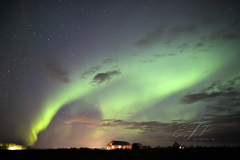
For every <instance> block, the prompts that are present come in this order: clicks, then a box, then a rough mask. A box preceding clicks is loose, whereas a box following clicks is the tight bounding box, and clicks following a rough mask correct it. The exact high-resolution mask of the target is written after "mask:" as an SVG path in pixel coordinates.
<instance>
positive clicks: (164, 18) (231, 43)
mask: <svg viewBox="0 0 240 160" xmlns="http://www.w3.org/2000/svg"><path fill="white" fill-rule="evenodd" d="M0 7H1V27H0V37H1V41H0V66H1V75H0V89H1V98H0V104H1V106H0V129H1V132H0V143H18V144H23V145H25V146H34V147H39V148H43V147H54V148H58V147H99V148H100V147H105V145H106V144H107V143H108V142H110V141H111V140H124V141H128V142H130V143H134V142H140V143H142V144H144V145H151V146H167V145H171V144H173V142H175V141H177V142H179V143H182V144H186V145H208V146H209V145H223V144H229V145H236V144H239V143H240V138H239V136H238V135H239V134H240V130H239V128H240V72H239V68H240V63H239V60H240V47H239V44H240V18H239V16H238V15H240V13H239V12H240V1H238V0H234V1H227V0H225V1H221V2H220V1H217V0H213V1H208V0H202V1H197V0H186V1H181V0H173V1H167V0H166V1H165V0H151V1H147V0H146V1H145V0H139V1H137V0H119V1H110V0H99V1H95V0H85V1H84V0H83V1H74V0H72V1H71V0H65V1H64V0H59V1H57V0H56V1H54V0H52V1H50V0H49V1H24V0H21V1H13V0H12V1H7V2H1V6H0ZM205 121H206V124H209V125H211V126H212V129H211V130H210V131H208V132H206V133H204V134H203V135H201V137H202V138H207V140H206V139H205V140H204V141H197V142H194V141H193V139H189V140H187V141H184V140H183V138H182V136H179V137H174V136H173V133H174V132H175V131H177V130H178V127H179V126H181V125H187V124H190V123H194V122H205ZM190 126H193V125H189V126H188V127H190ZM201 128H202V127H201ZM191 130H192V128H191V129H190V128H189V130H188V128H186V129H185V131H191ZM185 133H186V132H182V135H184V134H185ZM199 133H201V132H200V131H199V132H197V133H196V134H195V136H196V137H199ZM210 139H211V140H210Z"/></svg>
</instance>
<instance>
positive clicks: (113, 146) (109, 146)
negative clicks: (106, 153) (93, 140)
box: [107, 140, 132, 150]
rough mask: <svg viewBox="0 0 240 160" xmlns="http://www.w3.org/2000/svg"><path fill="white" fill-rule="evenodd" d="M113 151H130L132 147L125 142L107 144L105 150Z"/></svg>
mask: <svg viewBox="0 0 240 160" xmlns="http://www.w3.org/2000/svg"><path fill="white" fill-rule="evenodd" d="M114 149H132V145H131V144H130V143H128V142H126V141H115V140H113V141H111V142H110V143H108V144H107V150H114Z"/></svg>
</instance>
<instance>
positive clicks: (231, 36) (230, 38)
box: [222, 34, 239, 40]
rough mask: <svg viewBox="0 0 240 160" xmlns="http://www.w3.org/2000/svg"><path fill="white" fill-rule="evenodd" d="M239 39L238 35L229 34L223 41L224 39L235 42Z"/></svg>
mask: <svg viewBox="0 0 240 160" xmlns="http://www.w3.org/2000/svg"><path fill="white" fill-rule="evenodd" d="M238 38H239V35H238V34H227V35H224V36H223V37H222V39H224V40H235V39H238Z"/></svg>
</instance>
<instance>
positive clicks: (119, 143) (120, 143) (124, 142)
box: [107, 140, 131, 146]
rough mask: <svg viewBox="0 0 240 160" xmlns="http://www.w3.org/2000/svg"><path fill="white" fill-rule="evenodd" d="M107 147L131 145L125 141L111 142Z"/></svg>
mask: <svg viewBox="0 0 240 160" xmlns="http://www.w3.org/2000/svg"><path fill="white" fill-rule="evenodd" d="M108 145H131V144H130V143H128V142H127V141H115V140H113V141H111V142H110V143H108V144H107V146H108Z"/></svg>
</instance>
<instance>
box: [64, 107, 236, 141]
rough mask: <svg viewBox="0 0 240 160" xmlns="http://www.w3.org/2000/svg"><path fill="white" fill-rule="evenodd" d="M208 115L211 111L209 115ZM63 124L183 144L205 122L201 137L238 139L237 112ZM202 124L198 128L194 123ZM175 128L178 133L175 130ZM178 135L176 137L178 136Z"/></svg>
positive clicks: (86, 119) (68, 121) (219, 139)
mask: <svg viewBox="0 0 240 160" xmlns="http://www.w3.org/2000/svg"><path fill="white" fill-rule="evenodd" d="M209 115H210V114H209ZM64 123H65V124H67V125H71V124H72V123H85V124H86V125H85V126H86V127H87V128H95V129H99V130H103V131H108V130H109V129H110V128H111V129H113V128H121V129H125V130H137V131H138V133H139V135H142V136H143V137H142V138H140V139H141V140H143V141H149V142H173V140H175V141H176V140H177V141H178V142H183V143H188V142H189V143H192V142H193V138H194V137H199V135H200V133H201V132H202V131H203V129H205V127H206V126H205V125H209V126H210V127H211V130H209V131H208V132H204V133H203V134H202V135H201V137H205V138H206V137H207V138H209V137H210V138H214V139H215V140H216V143H221V142H224V143H234V141H233V140H235V141H236V142H238V143H239V142H240V138H239V133H240V112H239V111H238V112H236V113H233V114H229V115H213V114H212V115H211V116H208V117H203V118H200V119H198V120H196V121H195V120H193V121H185V120H183V119H181V120H174V121H172V122H169V123H164V122H158V121H142V122H131V121H125V120H119V119H96V118H88V117H78V118H73V119H69V120H66V121H64ZM199 124H201V126H200V127H199V128H197V126H198V125H199ZM179 126H185V129H184V130H181V131H180V130H179ZM196 128H197V131H196V133H194V134H193V135H192V137H191V139H189V140H187V141H186V140H184V139H183V138H184V136H185V135H188V136H189V134H188V131H193V130H195V129H196ZM176 131H177V133H175V132H176ZM145 134H148V135H149V134H151V136H144V135H145ZM178 135H180V136H179V137H177V136H178ZM226 135H229V136H230V135H231V138H228V140H226V139H225V140H224V138H226ZM197 144H199V143H197Z"/></svg>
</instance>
